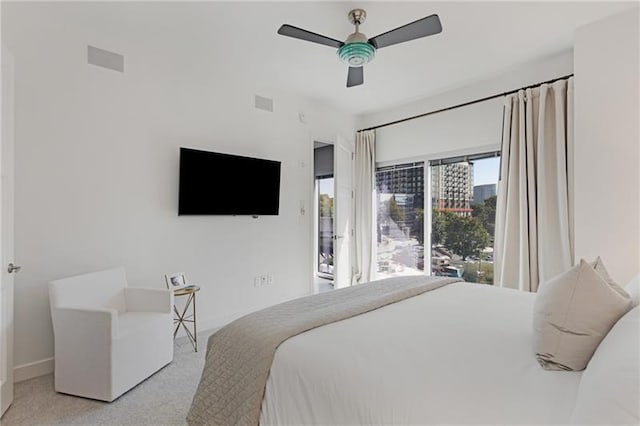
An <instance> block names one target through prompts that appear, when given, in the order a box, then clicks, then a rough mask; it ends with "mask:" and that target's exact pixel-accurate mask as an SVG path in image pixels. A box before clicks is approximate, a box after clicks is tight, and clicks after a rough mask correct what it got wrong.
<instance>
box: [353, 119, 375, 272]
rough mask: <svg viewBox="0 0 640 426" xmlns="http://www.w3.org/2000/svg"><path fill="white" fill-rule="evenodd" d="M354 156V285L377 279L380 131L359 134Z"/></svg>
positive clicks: (367, 131) (357, 134)
mask: <svg viewBox="0 0 640 426" xmlns="http://www.w3.org/2000/svg"><path fill="white" fill-rule="evenodd" d="M355 151H356V152H355V158H354V160H355V161H354V166H353V168H354V178H355V179H354V193H355V194H354V201H355V202H354V211H355V218H354V248H355V273H354V275H353V282H352V284H361V283H366V282H369V281H371V280H373V279H375V272H376V268H375V260H376V246H375V242H376V223H375V221H376V216H375V212H376V206H375V200H376V196H375V191H376V186H375V172H376V134H375V130H365V131H361V132H358V133H356V147H355Z"/></svg>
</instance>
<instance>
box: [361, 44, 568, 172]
mask: <svg viewBox="0 0 640 426" xmlns="http://www.w3.org/2000/svg"><path fill="white" fill-rule="evenodd" d="M572 72H573V52H572V51H566V52H562V53H559V54H557V55H554V56H551V57H548V58H543V59H540V60H539V61H536V62H533V63H529V64H524V65H523V66H522V67H518V68H516V69H512V70H509V71H508V72H505V73H504V74H502V75H498V76H496V77H495V78H492V79H489V80H484V81H479V82H476V83H473V84H469V85H467V86H464V87H461V88H460V89H457V90H453V91H449V92H445V93H441V94H439V95H435V96H431V97H428V98H425V99H421V100H417V101H415V102H412V103H409V104H407V105H402V106H399V107H397V108H392V109H389V110H384V111H381V112H378V113H374V114H367V115H363V116H360V117H359V118H358V128H367V127H371V126H375V125H378V124H382V123H388V122H391V121H395V120H399V119H403V118H406V117H411V116H414V115H418V114H423V113H425V112H429V111H435V110H438V109H442V108H446V107H450V106H453V105H457V104H462V103H465V102H469V101H472V100H475V99H481V98H484V97H487V96H492V95H495V94H498V93H503V92H506V91H511V90H513V89H518V88H520V87H524V86H527V85H531V84H535V83H539V82H542V81H546V80H550V79H554V78H557V77H561V76H564V75H568V74H571V73H572ZM502 106H503V100H502V99H501V98H498V99H494V100H490V101H486V102H482V103H478V104H474V105H470V106H467V107H463V108H459V109H455V110H451V111H447V112H442V113H438V114H434V115H430V116H426V117H422V118H418V119H415V120H410V121H406V122H403V123H399V124H395V125H392V126H388V127H384V128H381V129H378V130H377V133H376V156H377V161H378V162H380V163H387V162H397V161H404V160H411V159H414V158H425V157H429V156H433V155H442V154H447V153H450V154H453V155H455V154H457V153H461V152H469V151H474V150H477V149H478V148H479V149H480V150H481V151H482V150H483V149H487V150H491V149H496V148H497V147H499V146H500V140H501V137H502Z"/></svg>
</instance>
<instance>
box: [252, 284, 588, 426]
mask: <svg viewBox="0 0 640 426" xmlns="http://www.w3.org/2000/svg"><path fill="white" fill-rule="evenodd" d="M533 301H534V295H533V294H529V293H524V292H519V291H515V290H509V289H501V288H494V287H492V286H486V285H479V284H468V283H456V284H450V285H448V286H445V287H443V288H440V289H438V290H434V291H431V292H428V293H424V294H422V295H420V296H416V297H412V298H410V299H407V300H404V301H401V302H398V303H394V304H392V305H388V306H386V307H383V308H380V309H377V310H375V311H372V312H369V313H366V314H363V315H359V316H356V317H353V318H350V319H348V320H344V321H340V322H337V323H333V324H329V325H325V326H322V327H319V328H316V329H313V330H310V331H308V332H305V333H303V334H300V335H298V336H295V337H293V338H291V339H289V340H287V341H285V342H284V343H283V344H282V345H280V347H279V348H278V350H277V352H276V355H275V359H274V361H273V365H272V368H271V372H270V376H269V379H268V382H267V387H266V393H265V397H264V400H263V403H262V412H261V416H260V423H261V424H262V425H268V424H310V423H313V424H428V423H430V424H433V423H440V424H442V423H448V424H451V423H454V424H456V423H476V424H479V423H485V424H523V423H527V424H541V423H545V424H548V423H568V422H569V419H570V417H571V413H572V410H573V407H574V405H575V400H576V395H577V389H578V385H579V382H580V377H581V373H580V372H558V371H545V370H543V369H542V368H541V367H540V366H539V365H538V363H537V361H536V358H535V356H534V351H533V349H532V324H531V321H532V319H531V314H532V307H533Z"/></svg>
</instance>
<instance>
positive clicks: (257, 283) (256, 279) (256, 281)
mask: <svg viewBox="0 0 640 426" xmlns="http://www.w3.org/2000/svg"><path fill="white" fill-rule="evenodd" d="M253 286H254V287H259V286H260V277H253Z"/></svg>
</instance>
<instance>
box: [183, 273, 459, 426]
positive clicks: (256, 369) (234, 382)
mask: <svg viewBox="0 0 640 426" xmlns="http://www.w3.org/2000/svg"><path fill="white" fill-rule="evenodd" d="M456 281H461V280H460V279H458V278H441V277H428V276H412V277H398V278H388V279H385V280H380V281H374V282H371V283H368V284H361V285H358V286H354V287H348V288H345V289H341V290H335V291H330V292H327V293H322V294H318V295H314V296H308V297H303V298H301V299H296V300H292V301H289V302H285V303H281V304H279V305H276V306H272V307H269V308H266V309H263V310H261V311H258V312H254V313H252V314H249V315H246V316H244V317H242V318H239V319H237V320H236V321H234V322H232V323H230V324H229V325H227V326H225V327H223V328H222V329H220V330H219V331H218V332H217V333H215V334H214V335H212V336H211V337H210V338H209V342H208V344H207V356H206V362H205V366H204V369H203V371H202V377H201V378H200V384H199V385H198V390H197V391H196V394H195V396H194V397H193V402H192V404H191V409H190V410H189V414H188V415H187V421H188V423H189V424H190V425H224V426H229V425H258V423H259V421H260V408H261V406H262V399H263V397H264V392H265V387H266V384H267V379H268V377H269V371H270V370H271V364H272V362H273V357H274V355H275V352H276V349H278V346H280V344H281V343H282V342H284V341H285V340H287V339H289V338H290V337H293V336H296V335H298V334H300V333H303V332H305V331H308V330H311V329H313V328H316V327H320V326H322V325H326V324H330V323H333V322H336V321H340V320H343V319H347V318H351V317H353V316H356V315H360V314H363V313H365V312H369V311H372V310H374V309H378V308H381V307H383V306H385V305H388V304H391V303H395V302H398V301H401V300H403V299H407V298H409V297H413V296H417V295H418V294H421V293H424V292H427V291H430V290H434V289H437V288H439V287H442V286H444V285H447V284H450V283H453V282H456Z"/></svg>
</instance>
